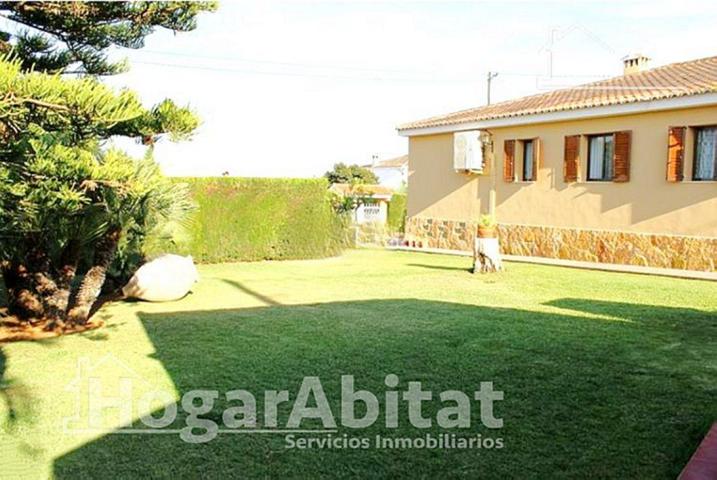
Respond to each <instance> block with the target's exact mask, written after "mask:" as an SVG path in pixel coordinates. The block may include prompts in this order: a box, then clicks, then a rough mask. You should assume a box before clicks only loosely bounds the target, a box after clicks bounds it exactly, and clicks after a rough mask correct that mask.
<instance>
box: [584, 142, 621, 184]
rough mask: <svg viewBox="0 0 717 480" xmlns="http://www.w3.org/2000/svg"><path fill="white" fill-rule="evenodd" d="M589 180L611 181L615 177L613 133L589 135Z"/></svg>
mask: <svg viewBox="0 0 717 480" xmlns="http://www.w3.org/2000/svg"><path fill="white" fill-rule="evenodd" d="M588 142H589V145H588V180H589V181H598V182H600V181H603V182H609V181H611V180H612V179H613V154H614V151H615V146H614V140H613V135H594V136H590V137H588Z"/></svg>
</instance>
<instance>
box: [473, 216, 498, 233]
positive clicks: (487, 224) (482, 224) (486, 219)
mask: <svg viewBox="0 0 717 480" xmlns="http://www.w3.org/2000/svg"><path fill="white" fill-rule="evenodd" d="M497 225H498V224H497V222H496V220H495V216H494V215H488V214H484V215H481V216H480V219H478V237H479V238H495V236H496V234H495V230H496V227H497Z"/></svg>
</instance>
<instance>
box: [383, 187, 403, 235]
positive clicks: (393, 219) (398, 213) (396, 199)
mask: <svg viewBox="0 0 717 480" xmlns="http://www.w3.org/2000/svg"><path fill="white" fill-rule="evenodd" d="M406 199H407V196H406V194H405V193H394V194H393V196H392V197H391V202H390V203H389V204H388V219H387V221H386V222H387V223H388V228H389V230H390V231H391V232H400V233H404V231H405V230H406Z"/></svg>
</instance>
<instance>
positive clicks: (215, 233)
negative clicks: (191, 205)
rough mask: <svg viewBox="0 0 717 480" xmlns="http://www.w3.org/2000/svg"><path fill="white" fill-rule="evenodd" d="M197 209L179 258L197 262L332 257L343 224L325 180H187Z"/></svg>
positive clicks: (343, 238)
mask: <svg viewBox="0 0 717 480" xmlns="http://www.w3.org/2000/svg"><path fill="white" fill-rule="evenodd" d="M178 181H180V182H183V183H187V184H189V188H190V191H191V196H192V198H193V200H194V201H195V202H196V204H197V205H198V207H199V209H198V211H197V212H196V214H195V218H194V221H193V222H191V224H190V225H189V227H188V228H189V241H188V243H187V246H186V247H184V248H183V249H181V250H182V251H180V252H179V253H189V254H191V255H193V256H194V258H195V259H196V260H197V261H199V262H205V263H211V262H226V261H253V260H283V259H301V258H320V257H326V256H331V255H336V254H337V253H339V252H340V251H341V249H342V248H344V247H345V246H346V244H347V233H346V222H345V221H344V220H343V218H342V216H340V215H337V214H336V213H335V211H334V209H333V207H332V203H331V197H330V193H329V191H328V190H327V188H328V184H327V182H326V180H325V179H273V178H192V179H179V180H178Z"/></svg>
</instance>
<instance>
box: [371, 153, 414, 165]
mask: <svg viewBox="0 0 717 480" xmlns="http://www.w3.org/2000/svg"><path fill="white" fill-rule="evenodd" d="M404 165H408V155H401V156H400V157H396V158H389V159H388V160H381V161H380V162H376V165H373V168H382V167H383V168H395V167H402V166H404Z"/></svg>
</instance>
